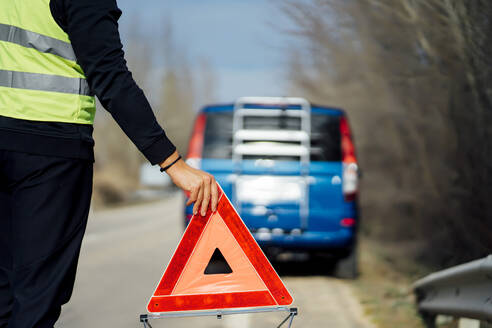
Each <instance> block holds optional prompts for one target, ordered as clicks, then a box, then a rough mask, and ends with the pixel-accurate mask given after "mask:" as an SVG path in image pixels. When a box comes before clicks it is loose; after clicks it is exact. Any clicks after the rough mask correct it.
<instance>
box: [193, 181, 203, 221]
mask: <svg viewBox="0 0 492 328" xmlns="http://www.w3.org/2000/svg"><path fill="white" fill-rule="evenodd" d="M199 188H200V189H199V191H198V197H197V198H196V201H195V205H193V214H195V215H196V214H198V210H199V209H200V205H201V203H202V201H203V184H202V185H201V186H200V187H199Z"/></svg>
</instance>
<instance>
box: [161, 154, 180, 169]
mask: <svg viewBox="0 0 492 328" xmlns="http://www.w3.org/2000/svg"><path fill="white" fill-rule="evenodd" d="M178 158H179V153H178V151H175V152H174V153H172V154H171V155H170V156H169V157H168V158H166V159H165V160H164V162H162V163H161V164H159V166H160V167H161V168H164V167H166V166H168V165H170V164H171V163H172V162H174V161H175V160H177V159H178Z"/></svg>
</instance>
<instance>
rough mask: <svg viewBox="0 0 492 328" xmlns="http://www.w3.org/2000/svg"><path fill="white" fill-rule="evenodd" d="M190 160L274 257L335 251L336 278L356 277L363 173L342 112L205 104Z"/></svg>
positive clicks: (304, 104) (262, 101) (302, 104)
mask: <svg viewBox="0 0 492 328" xmlns="http://www.w3.org/2000/svg"><path fill="white" fill-rule="evenodd" d="M187 162H188V164H190V165H192V166H193V167H196V168H200V169H202V170H205V171H207V172H209V173H211V174H213V175H214V176H215V178H216V179H217V181H218V182H219V183H220V185H221V186H222V188H223V189H224V192H225V193H226V194H227V196H228V197H229V199H231V200H232V202H233V204H234V206H235V207H236V209H237V211H238V212H239V214H240V215H241V218H242V219H243V220H244V222H245V224H246V225H247V226H248V228H249V229H250V230H251V232H252V233H253V235H254V237H255V239H256V240H257V241H258V243H259V245H260V246H261V247H262V249H264V250H265V252H266V253H267V254H273V251H274V250H275V251H277V252H278V251H279V250H280V251H286V252H303V253H306V252H307V253H309V254H313V255H319V254H321V255H329V256H330V257H333V258H335V259H336V260H337V261H336V265H335V274H336V275H338V276H343V277H347V278H355V277H356V275H357V252H356V250H357V248H356V244H357V243H356V241H357V236H356V232H357V226H358V209H357V194H358V179H359V172H358V165H357V160H356V157H355V149H354V143H353V140H352V136H351V132H350V128H349V124H348V120H347V117H346V114H345V112H344V111H343V110H341V109H337V108H331V107H322V106H317V105H313V104H310V103H309V102H308V101H306V100H305V99H303V98H283V97H282V98H276V97H244V98H240V99H238V100H237V101H236V102H235V103H233V104H227V105H215V106H206V107H204V108H203V109H202V110H200V112H199V113H198V116H197V118H196V121H195V125H194V129H193V132H192V136H191V140H190V145H189V151H188V155H187ZM191 216H192V207H187V208H186V209H185V224H187V223H188V222H189V220H190V218H191Z"/></svg>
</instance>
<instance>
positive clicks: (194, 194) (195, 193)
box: [186, 187, 200, 213]
mask: <svg viewBox="0 0 492 328" xmlns="http://www.w3.org/2000/svg"><path fill="white" fill-rule="evenodd" d="M199 191H200V188H199V187H198V188H193V189H192V190H191V194H190V198H189V199H188V201H187V202H186V206H190V205H191V204H193V203H194V202H195V201H196V199H197V198H198V192H199ZM193 213H195V211H193Z"/></svg>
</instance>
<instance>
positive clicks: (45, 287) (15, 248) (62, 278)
mask: <svg viewBox="0 0 492 328" xmlns="http://www.w3.org/2000/svg"><path fill="white" fill-rule="evenodd" d="M92 173H93V164H92V162H90V161H85V160H77V159H65V158H58V157H47V156H40V155H31V154H26V153H21V152H12V151H4V150H0V328H4V327H8V328H34V327H35V328H45V327H46V328H52V327H53V326H54V324H55V322H56V320H57V319H58V317H59V315H60V311H61V306H62V305H63V304H65V303H66V302H68V301H69V299H70V296H71V294H72V289H73V284H74V281H75V272H76V269H77V262H78V257H79V252H80V245H81V243H82V238H83V236H84V232H85V228H86V224H87V217H88V213H89V205H90V199H91V193H92Z"/></svg>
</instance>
